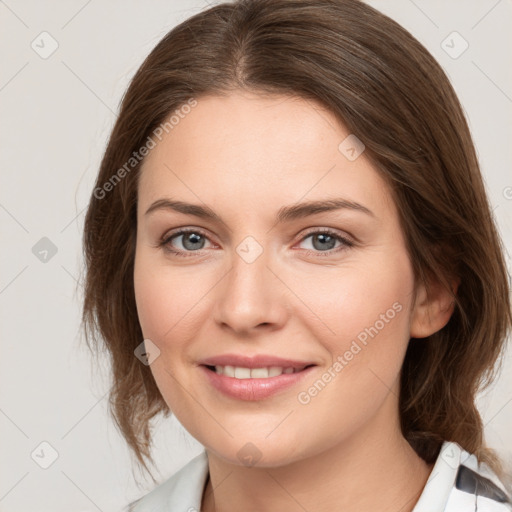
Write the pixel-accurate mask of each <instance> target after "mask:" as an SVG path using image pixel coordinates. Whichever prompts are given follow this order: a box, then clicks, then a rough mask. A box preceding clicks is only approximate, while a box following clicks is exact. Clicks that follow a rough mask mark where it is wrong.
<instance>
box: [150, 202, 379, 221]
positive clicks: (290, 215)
mask: <svg viewBox="0 0 512 512" xmlns="http://www.w3.org/2000/svg"><path fill="white" fill-rule="evenodd" d="M341 209H348V210H354V211H359V212H362V213H365V214H367V215H370V216H372V217H375V214H374V213H373V212H372V211H371V210H369V209H368V208H367V207H366V206H363V205H362V204H360V203H357V202H355V201H349V200H347V199H342V198H336V199H325V200H319V201H307V202H305V203H299V204H293V205H290V206H283V207H282V208H280V209H279V211H278V212H277V215H276V221H277V223H284V222H290V221H292V220H296V219H300V218H304V217H309V216H311V215H315V214H317V213H323V212H328V211H334V210H341ZM157 210H172V211H176V212H179V213H183V214H185V215H194V216H195V217H199V218H201V219H206V220H212V221H217V222H222V223H224V221H223V220H222V219H221V218H220V217H219V216H218V215H217V214H216V213H215V212H214V211H213V210H212V209H211V208H209V207H208V206H202V205H199V204H192V203H186V202H184V201H175V200H172V199H167V198H164V199H158V200H157V201H155V202H154V203H152V204H151V206H150V207H149V208H148V209H147V211H146V214H145V215H148V214H150V213H152V212H155V211H157Z"/></svg>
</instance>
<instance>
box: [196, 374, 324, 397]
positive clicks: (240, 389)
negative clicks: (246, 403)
mask: <svg viewBox="0 0 512 512" xmlns="http://www.w3.org/2000/svg"><path fill="white" fill-rule="evenodd" d="M200 368H201V370H202V371H203V372H204V373H205V374H206V377H207V378H208V379H209V380H210V383H211V384H212V386H213V387H214V388H216V389H217V390H219V391H220V392H221V393H223V394H225V395H227V396H229V397H231V398H238V399H239V400H250V401H256V400H263V399H265V398H269V397H270V396H272V395H274V394H276V393H278V392H280V391H283V390H285V389H288V388H290V387H291V386H293V385H295V384H298V383H299V382H300V381H301V380H302V379H304V378H305V377H306V376H308V375H309V374H310V373H311V371H312V370H314V368H315V367H314V366H310V367H309V368H306V369H305V370H302V371H301V372H297V373H282V374H281V375H278V376H277V377H268V378H265V379H235V377H227V376H226V375H219V374H218V373H216V372H214V371H212V370H209V369H208V368H207V367H206V366H204V365H201V366H200Z"/></svg>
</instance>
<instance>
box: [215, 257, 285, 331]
mask: <svg viewBox="0 0 512 512" xmlns="http://www.w3.org/2000/svg"><path fill="white" fill-rule="evenodd" d="M270 259H271V258H270V257H268V256H267V253H266V252H265V251H264V252H263V253H262V254H261V255H260V256H259V257H258V258H257V259H256V260H255V261H252V262H250V261H246V260H245V259H244V258H243V257H240V256H239V254H238V253H234V256H233V266H232V268H231V269H230V270H229V271H228V273H227V274H226V275H225V276H224V278H223V279H222V280H221V282H220V283H219V284H218V285H217V286H216V287H215V289H216V290H217V291H216V293H217V296H216V297H215V312H214V320H215V321H216V323H217V324H218V325H220V326H221V328H223V329H230V330H231V331H232V332H234V333H236V334H244V335H250V334H254V333H256V332H257V331H261V330H262V329H265V330H267V331H273V330H276V329H279V328H281V327H282V326H283V325H284V324H285V322H286V319H287V316H288V314H289V308H287V300H288V298H289V294H288V295H287V287H286V285H285V283H283V281H282V280H281V279H280V278H279V277H278V272H276V270H274V269H272V262H271V261H269V260H270Z"/></svg>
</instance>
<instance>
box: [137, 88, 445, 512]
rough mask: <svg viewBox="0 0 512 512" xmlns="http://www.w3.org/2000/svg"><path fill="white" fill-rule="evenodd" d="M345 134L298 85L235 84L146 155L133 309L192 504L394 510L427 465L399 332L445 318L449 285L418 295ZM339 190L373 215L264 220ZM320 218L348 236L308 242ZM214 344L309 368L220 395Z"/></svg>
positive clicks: (417, 486) (400, 238) (417, 330)
mask: <svg viewBox="0 0 512 512" xmlns="http://www.w3.org/2000/svg"><path fill="white" fill-rule="evenodd" d="M348 135H349V132H348V131H347V129H346V128H345V127H344V126H342V125H340V123H339V122H337V121H336V119H335V117H334V116H333V114H332V113H330V112H329V111H326V110H325V109H323V108H322V107H321V106H320V105H319V104H316V103H314V102H312V101H310V100H304V99H301V98H296V97H291V96H265V97H264V96H261V95H257V94H255V93H248V92H241V91H236V92H232V93H230V94H229V95H228V96H222V97H221V96H206V97H201V98H198V104H197V106H196V107H194V108H193V109H192V110H191V112H190V113H189V114H187V115H186V116H185V117H184V118H183V119H181V120H180V122H179V124H178V125H176V126H175V127H174V128H173V129H172V130H171V131H170V132H169V133H168V134H166V135H165V136H164V138H163V139H162V141H161V142H160V143H158V144H157V146H156V147H155V148H154V149H153V150H152V151H151V152H150V154H149V155H148V156H147V158H146V159H145V162H144V164H143V168H142V174H141V179H140V183H139V195H138V219H137V222H138V227H137V247H136V257H135V269H134V283H135V294H136V301H137V309H138V314H139V320H140V323H141V327H142V331H143V334H144V337H145V338H149V339H150V340H151V341H152V342H153V343H155V344H156V345H157V346H158V348H159V350H160V355H159V357H158V358H157V359H156V360H155V361H154V362H153V363H152V364H151V371H152V373H153V375H154V378H155V380H156V383H157V385H158V387H159V390H160V391H161V393H162V395H163V397H164V399H165V401H166V403H167V405H168V406H169V408H170V409H171V410H172V411H173V413H174V414H175V415H176V417H177V418H178V419H179V421H180V422H181V423H182V425H183V426H184V427H185V428H186V429H187V430H188V431H189V432H190V433H191V435H192V436H194V437H195V438H196V439H197V440H199V441H200V442H201V443H202V444H203V445H204V446H205V448H206V451H207V454H208V459H209V470H210V478H209V480H208V482H207V485H206V486H205V492H204V495H203V504H202V509H201V510H203V511H206V512H211V511H213V510H216V511H217V512H220V511H222V512H231V511H238V510H247V511H259V512H266V511H275V510H281V511H284V512H295V511H304V510H315V511H316V512H324V511H325V512H327V511H332V510H344V511H345V512H352V511H354V512H355V511H361V510H381V511H387V510H389V511H398V510H400V511H401V512H406V511H411V510H412V509H413V507H414V504H415V503H416V501H417V499H418V498H419V495H420V494H421V492H422V490H423V487H424V485H425V483H426V480H427V478H428V475H429V473H430V471H431V469H432V466H429V465H427V464H426V463H425V462H424V461H423V460H422V459H421V458H419V457H418V456H417V455H416V453H415V452H414V450H413V449H412V448H411V447H410V445H409V444H408V443H407V441H406V440H405V439H404V437H403V436H402V434H401V431H400V426H399V414H398V393H399V374H400V368H401V365H402V362H403V358H404V354H405V350H406V348H407V344H408V341H409V339H410V337H419V338H421V337H425V336H428V335H430V334H432V333H433V332H436V331H437V330H439V329H441V328H442V327H443V326H444V325H445V324H446V323H447V322H448V320H449V317H450V315H451V312H452V309H451V299H450V296H449V294H448V293H447V292H445V291H444V290H443V289H442V288H441V287H439V286H437V284H436V283H431V285H432V292H431V293H430V294H429V295H427V293H426V291H425V288H424V287H423V286H422V285H419V284H418V286H416V287H415V281H414V275H413V271H412V267H411V263H410V260H409V257H408V253H407V251H406V247H405V242H404V235H403V233H402V230H401V227H400V224H399V218H398V213H397V210H396V207H395V204H394V201H393V198H392V195H391V192H390V189H389V187H388V186H387V184H386V183H385V182H384V181H383V179H382V178H381V176H380V175H379V174H378V172H377V171H376V170H375V168H374V167H373V166H372V164H371V163H370V161H369V160H368V159H367V157H366V155H365V153H364V152H363V153H362V154H361V156H359V157H358V158H357V159H356V160H355V161H349V160H348V159H347V158H346V157H345V156H344V155H343V154H342V153H341V152H340V151H339V150H338V146H339V144H340V142H342V141H343V140H344V139H345V138H346V137H347V136H348ZM340 197H342V198H344V199H346V200H348V201H354V202H357V203H359V204H361V205H363V206H365V207H366V208H367V209H369V210H370V211H371V212H372V213H371V214H368V213H365V212H363V211H359V210H354V209H348V208H344V209H339V210H335V211H328V212H322V213H317V214H315V215H312V216H309V217H306V218H298V219H294V220H289V221H286V222H283V223H281V224H278V223H276V220H275V216H276V214H277V212H278V210H279V209H280V208H281V207H284V206H288V205H293V204H296V203H300V202H305V201H312V200H325V199H333V198H340ZM164 198H172V199H175V200H180V201H184V202H189V203H194V204H199V205H202V206H204V205H207V206H209V207H210V208H211V209H213V210H214V211H215V212H216V213H217V215H219V216H220V217H221V219H222V222H217V221H212V220H207V219H202V218H199V217H195V216H193V215H190V214H184V213H178V212H176V211H173V210H171V209H163V208H162V209H156V210H154V211H153V212H151V213H148V214H146V211H147V210H148V208H149V207H150V206H151V205H152V204H153V203H154V202H155V201H157V200H160V199H164ZM187 227H190V228H196V229H199V230H200V233H203V234H204V235H205V236H204V237H201V238H199V242H198V241H197V240H195V243H196V245H195V246H193V245H184V243H186V240H185V237H184V236H179V235H178V236H177V237H175V238H173V239H171V240H169V236H170V235H172V234H173V233H175V232H176V231H178V230H179V229H178V228H187ZM322 228H329V229H331V230H332V231H334V232H335V235H339V236H342V237H345V238H347V239H348V240H349V241H351V242H352V245H351V246H349V245H346V244H344V243H343V242H341V241H339V240H336V241H335V242H333V243H332V244H331V245H325V242H324V245H321V244H322V241H321V240H319V239H318V237H319V235H318V234H315V233H317V232H315V229H322ZM312 233H313V235H311V234H312ZM247 236H251V237H253V238H254V239H255V240H256V241H257V244H259V246H260V247H261V249H262V251H263V252H262V253H261V255H260V256H259V257H258V258H257V259H255V261H253V262H251V263H248V262H247V261H246V260H244V258H242V257H240V256H239V253H237V247H238V246H239V245H240V244H241V243H242V241H243V240H244V239H245V238H246V237H247ZM162 239H167V247H171V248H174V249H175V250H178V251H181V252H183V253H186V257H180V256H176V255H173V254H172V253H170V252H169V251H166V250H165V248H164V247H162V246H159V242H160V241H161V240H162ZM315 240H317V243H315ZM190 247H192V248H190ZM194 247H197V249H195V250H194ZM251 247H253V248H252V249H251V250H255V249H254V246H251ZM340 247H341V248H342V250H337V249H339V248H340ZM308 250H309V251H308ZM396 303H398V304H399V305H400V306H401V310H400V312H398V313H396V315H394V318H393V319H391V320H389V321H388V322H386V323H385V326H384V327H383V328H381V329H380V330H379V331H378V334H377V335H375V336H374V337H373V338H369V340H368V343H367V345H366V346H363V345H361V344H360V345H361V347H362V349H361V350H360V351H359V352H358V353H357V354H356V355H354V357H353V359H352V360H351V361H349V362H348V364H346V366H344V367H343V369H342V371H339V372H338V373H336V377H335V378H333V379H332V380H331V382H329V383H328V384H327V385H326V386H325V388H323V389H322V390H321V392H319V393H318V394H317V395H316V396H314V397H313V398H311V400H310V402H309V403H307V404H302V403H300V402H299V401H298V398H297V397H298V393H299V392H301V391H304V390H306V391H307V390H308V388H309V387H310V386H312V385H313V383H314V382H315V381H317V380H318V379H319V378H321V376H322V374H323V373H325V372H326V371H327V370H328V369H329V368H330V367H332V365H333V362H334V361H336V358H337V357H338V356H339V355H343V354H344V353H345V351H347V350H348V349H349V348H350V346H351V343H352V341H353V340H355V339H357V336H358V334H360V333H361V332H362V331H364V329H365V327H369V326H373V325H375V324H376V321H377V320H379V319H380V318H382V317H381V315H382V314H385V313H386V311H387V310H389V309H390V308H392V306H393V304H396ZM226 353H237V354H247V355H254V354H272V355H276V356H279V357H291V358H293V359H298V360H301V361H302V360H304V361H311V362H314V363H316V365H317V366H316V368H315V369H314V371H313V373H312V374H311V375H310V376H309V377H308V379H307V380H306V381H305V382H304V383H300V384H299V385H297V386H294V387H292V388H289V389H287V390H285V391H283V392H280V393H278V394H276V395H273V396H271V397H270V398H267V399H264V400H260V401H252V402H250V401H243V400H237V399H234V398H229V397H226V396H224V395H222V394H221V393H220V392H218V391H217V390H216V389H214V388H213V387H212V386H211V385H210V384H209V383H208V381H207V379H206V378H205V377H204V375H203V372H202V371H201V370H200V368H199V367H198V363H199V361H200V360H201V359H203V358H206V357H210V356H214V355H220V354H226ZM249 442H250V443H252V444H253V445H255V446H256V447H257V450H258V451H259V454H260V459H259V460H258V462H257V463H256V464H255V465H254V466H252V467H250V466H246V465H244V464H243V463H242V462H241V460H240V459H239V457H238V455H237V454H238V452H239V450H241V449H242V448H243V447H244V446H245V445H246V443H249ZM244 449H247V448H244Z"/></svg>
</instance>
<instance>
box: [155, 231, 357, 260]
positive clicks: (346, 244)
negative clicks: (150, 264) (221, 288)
mask: <svg viewBox="0 0 512 512" xmlns="http://www.w3.org/2000/svg"><path fill="white" fill-rule="evenodd" d="M187 233H195V234H197V235H201V236H203V237H205V238H208V236H207V235H206V234H205V233H204V232H203V231H201V230H200V229H194V228H185V229H180V230H179V231H176V232H175V233H171V234H170V235H169V236H164V237H163V238H162V240H161V241H160V242H159V244H158V247H161V248H163V249H164V250H165V251H166V252H168V253H171V254H174V255H176V256H180V257H183V258H188V257H190V256H193V255H194V253H200V252H201V250H198V251H177V250H175V249H172V248H171V246H170V242H171V240H172V239H173V238H177V237H179V236H180V235H186V234H187ZM319 233H321V234H326V235H329V236H332V237H333V238H334V239H336V240H338V241H340V242H341V243H342V245H341V246H340V247H338V248H337V249H329V250H328V251H315V250H312V249H306V254H308V255H309V254H313V255H314V256H316V257H322V256H321V255H322V254H324V255H326V256H332V255H333V254H336V253H338V252H340V251H344V250H346V249H348V248H350V247H353V245H354V242H352V241H350V240H348V239H347V238H345V237H343V236H341V235H339V234H338V233H337V232H335V231H333V230H331V229H327V228H317V229H315V230H313V231H310V232H308V233H307V234H306V235H304V237H302V238H301V240H300V242H303V241H304V240H306V238H309V237H310V236H311V235H316V234H319Z"/></svg>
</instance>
